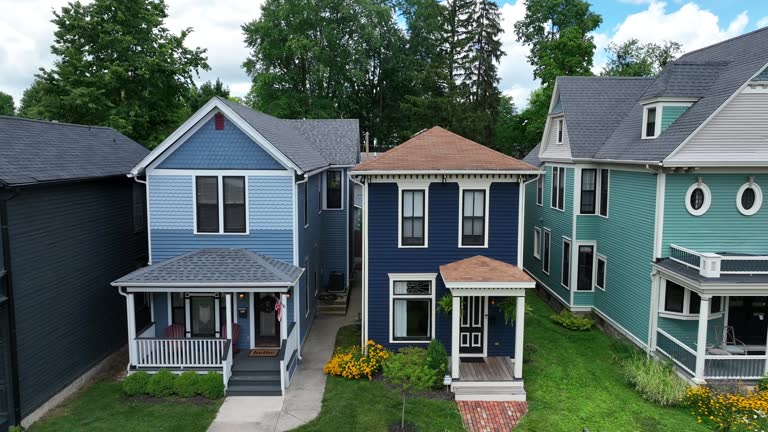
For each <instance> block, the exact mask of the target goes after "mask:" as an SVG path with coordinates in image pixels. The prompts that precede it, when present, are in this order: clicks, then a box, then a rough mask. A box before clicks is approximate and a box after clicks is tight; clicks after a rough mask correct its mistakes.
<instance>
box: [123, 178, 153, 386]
mask: <svg viewBox="0 0 768 432" xmlns="http://www.w3.org/2000/svg"><path fill="white" fill-rule="evenodd" d="M134 178H136V177H134ZM117 293H118V294H120V295H121V296H123V297H125V303H126V304H128V293H127V292H123V287H117ZM153 306H154V305H153ZM126 325H127V326H128V325H130V323H127V322H126ZM128 334H130V331H129V332H128ZM131 343H133V341H132V340H130V338H128V352H130V351H131V347H130V345H131ZM130 357H131V356H130V354H129V355H128V366H126V367H125V370H127V371H129V372H130V370H131V358H130Z"/></svg>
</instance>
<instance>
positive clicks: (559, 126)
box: [557, 119, 565, 144]
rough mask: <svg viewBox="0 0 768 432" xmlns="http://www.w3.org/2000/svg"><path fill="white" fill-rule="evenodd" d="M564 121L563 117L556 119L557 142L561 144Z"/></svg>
mask: <svg viewBox="0 0 768 432" xmlns="http://www.w3.org/2000/svg"><path fill="white" fill-rule="evenodd" d="M564 123H565V122H564V121H563V119H558V120H557V143H558V144H562V143H563V124H564Z"/></svg>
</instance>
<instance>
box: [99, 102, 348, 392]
mask: <svg viewBox="0 0 768 432" xmlns="http://www.w3.org/2000/svg"><path fill="white" fill-rule="evenodd" d="M358 148H359V131H358V123H357V120H284V119H278V118H275V117H272V116H269V115H266V114H263V113H260V112H257V111H253V110H251V109H250V108H247V107H245V106H242V105H239V104H237V103H234V102H232V101H229V100H227V99H223V98H213V99H212V100H211V101H209V102H208V103H207V104H206V105H205V106H203V107H202V108H201V109H200V110H199V111H198V112H197V113H195V114H194V115H193V116H192V117H191V118H190V119H189V120H187V121H186V122H185V123H184V124H183V125H182V126H180V127H179V129H178V130H176V131H175V132H174V133H173V134H171V135H170V136H169V137H168V138H167V139H166V140H165V141H164V142H163V143H162V144H160V146H158V147H157V148H156V149H155V150H153V151H152V153H150V154H149V155H148V156H147V157H146V158H145V159H144V160H143V161H141V163H139V164H138V165H137V166H136V167H135V168H134V169H133V171H132V173H131V175H132V176H134V177H136V178H137V179H138V180H139V181H142V182H144V183H145V184H146V188H147V196H148V220H149V266H147V267H145V268H142V269H139V270H137V271H136V272H134V273H131V274H129V275H126V276H124V277H122V278H120V279H119V280H116V281H115V282H114V283H113V285H114V286H116V287H118V289H119V290H120V293H121V294H123V295H125V296H126V298H127V308H128V312H127V314H128V318H129V320H130V319H131V317H132V316H135V315H136V313H135V309H136V308H137V305H139V304H147V305H149V311H150V313H149V315H148V317H147V318H146V319H145V320H144V321H143V322H141V323H139V322H137V323H135V325H133V326H129V333H128V337H129V340H130V341H131V343H129V351H130V357H131V359H130V366H129V372H132V371H136V370H146V371H149V372H154V371H157V370H159V369H170V370H173V371H182V370H196V371H200V372H205V371H207V370H216V371H221V372H222V373H223V374H224V380H225V383H226V384H227V388H228V394H233V395H234V394H282V392H283V391H284V390H285V388H287V387H288V385H289V384H290V380H291V377H292V376H293V373H294V371H295V370H296V367H297V365H298V361H299V359H300V358H301V346H302V344H303V341H304V339H305V338H306V337H307V334H308V333H309V329H310V327H311V325H312V320H313V318H314V316H315V310H316V306H317V299H318V294H319V293H320V291H321V290H322V289H324V288H326V287H328V286H329V285H338V288H342V289H343V288H345V286H348V283H349V277H350V262H351V260H352V257H351V256H350V251H349V243H350V242H349V237H350V233H349V230H350V222H351V219H350V215H351V211H350V207H351V196H352V194H351V193H350V184H349V176H348V171H349V169H350V168H351V167H352V166H354V164H355V163H357V161H358V153H359V150H358ZM169 340H172V341H173V343H169ZM254 350H255V351H254ZM249 354H251V355H249ZM255 371H258V372H260V375H261V378H262V379H261V380H258V382H255V381H254V382H252V381H249V380H248V379H247V377H252V376H254V374H253V373H251V374H248V372H255ZM230 375H234V376H236V379H230ZM238 375H241V376H238ZM267 378H268V379H267Z"/></svg>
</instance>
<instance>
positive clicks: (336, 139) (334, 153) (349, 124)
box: [285, 119, 360, 165]
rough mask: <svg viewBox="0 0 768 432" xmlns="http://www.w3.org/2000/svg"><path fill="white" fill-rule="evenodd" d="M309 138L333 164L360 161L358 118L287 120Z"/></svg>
mask: <svg viewBox="0 0 768 432" xmlns="http://www.w3.org/2000/svg"><path fill="white" fill-rule="evenodd" d="M285 121H286V122H288V123H289V124H290V125H291V126H293V127H294V128H295V129H296V130H298V131H299V133H300V134H301V135H303V136H304V138H306V139H307V140H309V141H310V142H312V143H314V144H315V146H316V147H317V148H318V149H319V150H320V153H322V154H323V156H325V158H326V159H328V161H329V162H330V163H331V164H333V165H354V164H356V163H357V162H358V160H357V159H358V153H359V150H360V149H359V144H360V127H359V122H358V121H357V120H347V119H322V120H285Z"/></svg>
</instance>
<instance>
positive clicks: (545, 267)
mask: <svg viewBox="0 0 768 432" xmlns="http://www.w3.org/2000/svg"><path fill="white" fill-rule="evenodd" d="M551 239H552V233H551V232H550V231H549V230H548V229H545V230H544V235H543V240H542V242H541V270H542V271H543V272H544V273H546V274H549V254H550V245H551Z"/></svg>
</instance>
